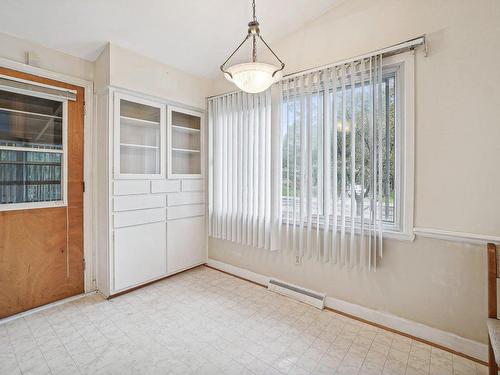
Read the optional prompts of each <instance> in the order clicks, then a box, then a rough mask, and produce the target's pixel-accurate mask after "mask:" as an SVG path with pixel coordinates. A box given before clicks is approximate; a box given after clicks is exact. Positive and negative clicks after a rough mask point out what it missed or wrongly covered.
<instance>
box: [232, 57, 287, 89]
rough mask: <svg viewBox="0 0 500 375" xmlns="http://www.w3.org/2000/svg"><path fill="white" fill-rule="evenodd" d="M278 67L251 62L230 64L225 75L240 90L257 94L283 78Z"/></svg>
mask: <svg viewBox="0 0 500 375" xmlns="http://www.w3.org/2000/svg"><path fill="white" fill-rule="evenodd" d="M278 69H279V68H277V67H276V66H274V65H271V64H266V63H260V62H249V63H243V64H237V65H233V66H230V67H229V68H227V70H226V72H225V73H224V76H225V77H226V79H227V80H228V81H230V82H233V83H234V84H235V85H236V86H238V88H239V89H240V90H242V91H245V92H248V93H251V94H256V93H259V92H262V91H265V90H267V89H268V88H269V87H270V86H271V85H272V84H273V83H275V82H277V81H279V80H280V79H281V78H282V74H281V71H278V72H276V71H277V70H278ZM275 72H276V73H275Z"/></svg>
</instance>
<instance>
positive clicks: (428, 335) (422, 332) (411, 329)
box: [207, 259, 488, 362]
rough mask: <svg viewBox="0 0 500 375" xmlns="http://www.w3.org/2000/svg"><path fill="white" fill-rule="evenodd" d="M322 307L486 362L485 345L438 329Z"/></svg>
mask: <svg viewBox="0 0 500 375" xmlns="http://www.w3.org/2000/svg"><path fill="white" fill-rule="evenodd" d="M207 265H208V266H210V267H213V268H216V269H218V270H220V271H224V272H227V273H230V274H233V275H235V276H238V277H241V278H243V279H246V280H249V281H253V282H254V283H257V284H260V285H263V286H267V283H268V281H269V279H270V278H271V277H270V276H264V275H261V274H258V273H255V272H252V271H249V270H246V269H244V268H240V267H236V266H233V265H231V264H227V263H224V262H220V261H217V260H214V259H208V262H207ZM325 306H326V307H329V308H331V309H334V310H337V311H340V312H343V313H345V314H349V315H353V316H355V317H357V318H361V319H363V320H366V321H368V322H371V323H376V324H379V325H382V326H384V327H387V328H390V329H393V330H396V331H399V332H402V333H405V334H407V335H411V336H414V337H416V338H419V339H421V340H425V341H429V342H431V343H434V344H437V345H439V346H442V347H445V348H448V349H450V350H452V351H454V352H457V353H462V354H465V355H466V356H469V357H472V358H475V359H478V360H481V361H485V362H486V361H487V360H488V347H487V345H486V344H483V343H480V342H477V341H474V340H470V339H466V338H463V337H460V336H458V335H455V334H453V333H450V332H446V331H442V330H440V329H437V328H433V327H429V326H426V325H425V324H422V323H418V322H414V321H411V320H407V319H404V318H401V317H399V316H396V315H393V314H390V313H386V312H383V311H377V310H373V309H370V308H368V307H363V306H360V305H356V304H354V303H350V302H346V301H342V300H340V299H337V298H333V297H328V296H327V297H326V301H325Z"/></svg>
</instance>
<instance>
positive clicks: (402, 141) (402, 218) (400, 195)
mask: <svg viewBox="0 0 500 375" xmlns="http://www.w3.org/2000/svg"><path fill="white" fill-rule="evenodd" d="M390 66H398V67H399V69H398V79H397V82H399V84H398V86H397V90H399V95H396V97H397V98H398V97H399V98H400V106H401V110H399V111H397V114H398V116H399V118H398V121H399V124H400V126H399V127H397V128H396V131H397V132H399V134H396V136H398V137H399V146H400V147H401V150H396V153H395V154H396V156H398V157H399V158H398V159H397V160H396V186H398V187H399V189H397V191H396V199H397V201H396V207H398V210H399V212H398V215H399V220H397V225H396V226H394V227H393V228H390V227H388V226H385V227H384V228H383V234H384V236H385V237H386V238H393V239H399V240H409V241H413V240H414V239H415V234H414V233H413V207H414V190H415V189H414V181H415V179H414V175H415V52H414V51H409V52H405V53H401V54H398V55H395V56H391V57H388V58H386V59H385V60H384V67H390ZM397 146H398V143H396V147H397Z"/></svg>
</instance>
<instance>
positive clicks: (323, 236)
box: [280, 56, 387, 268]
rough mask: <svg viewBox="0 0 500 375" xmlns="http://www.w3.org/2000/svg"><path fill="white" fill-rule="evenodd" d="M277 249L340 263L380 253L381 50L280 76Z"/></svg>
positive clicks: (370, 260)
mask: <svg viewBox="0 0 500 375" xmlns="http://www.w3.org/2000/svg"><path fill="white" fill-rule="evenodd" d="M280 91H281V93H282V95H281V100H280V108H281V127H282V132H281V135H282V137H281V150H282V155H281V158H282V167H283V174H282V190H281V192H282V199H281V202H282V207H281V212H282V222H283V224H284V225H283V227H282V228H281V244H280V247H281V249H283V250H285V251H288V252H290V253H293V254H295V255H296V256H300V257H305V258H314V259H316V260H318V261H322V262H332V263H340V264H341V265H349V266H360V265H366V266H367V267H369V268H374V267H376V264H377V258H379V257H382V206H381V202H382V168H383V167H382V152H383V150H382V148H383V140H384V139H385V137H386V136H387V135H386V134H385V133H384V131H385V130H384V129H385V126H384V125H383V123H385V120H384V119H385V114H384V111H385V106H384V105H383V102H382V57H381V56H374V57H371V58H366V59H362V60H359V61H354V62H351V63H348V64H343V65H340V66H335V67H332V68H328V69H324V70H318V71H313V72H308V73H307V74H303V75H298V76H294V77H292V78H289V79H284V80H283V81H282V82H281V87H280Z"/></svg>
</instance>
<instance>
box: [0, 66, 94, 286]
mask: <svg viewBox="0 0 500 375" xmlns="http://www.w3.org/2000/svg"><path fill="white" fill-rule="evenodd" d="M0 66H1V67H3V68H7V69H12V70H17V71H19V72H22V73H27V74H33V75H35V76H38V77H43V78H49V79H53V80H56V81H59V82H64V83H68V84H70V85H75V86H80V87H83V88H84V89H85V99H84V100H85V114H84V119H83V132H84V136H83V180H84V181H85V193H84V194H83V257H84V258H85V264H86V267H85V270H84V291H85V293H89V292H91V291H94V290H95V289H96V287H95V267H94V263H95V251H94V250H95V249H94V246H93V231H92V212H93V202H94V199H93V195H94V189H93V180H92V170H93V165H92V142H91V141H92V133H93V122H92V114H93V103H94V100H93V92H94V83H93V82H92V81H87V80H85V79H82V78H78V77H73V76H69V75H66V74H61V73H57V72H52V71H50V70H46V69H42V68H38V67H35V66H31V65H26V64H22V63H20V62H17V61H13V60H9V59H6V58H3V57H0Z"/></svg>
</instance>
